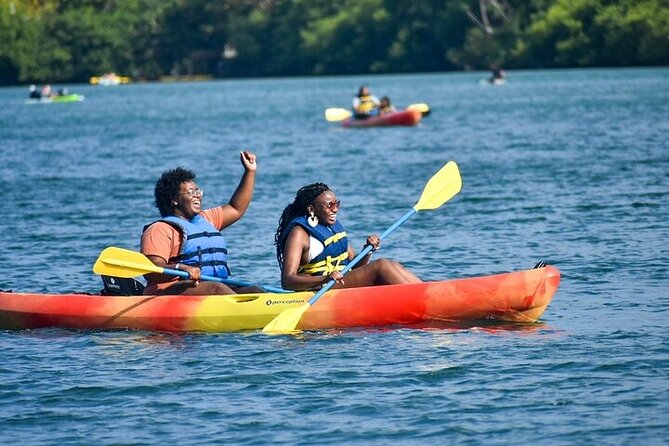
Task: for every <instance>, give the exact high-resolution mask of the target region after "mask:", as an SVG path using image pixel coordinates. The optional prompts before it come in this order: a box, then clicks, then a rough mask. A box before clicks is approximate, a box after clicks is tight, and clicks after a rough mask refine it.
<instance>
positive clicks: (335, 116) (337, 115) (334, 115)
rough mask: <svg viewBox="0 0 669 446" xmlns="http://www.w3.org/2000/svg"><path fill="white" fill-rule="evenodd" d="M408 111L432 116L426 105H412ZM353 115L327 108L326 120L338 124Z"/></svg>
mask: <svg viewBox="0 0 669 446" xmlns="http://www.w3.org/2000/svg"><path fill="white" fill-rule="evenodd" d="M406 109H407V110H418V111H420V112H421V113H422V115H423V116H427V115H429V114H430V107H429V106H428V105H427V104H425V103H421V104H411V105H409V106H408V107H407V108H406ZM352 115H353V113H351V111H350V110H346V109H345V108H327V109H325V119H326V120H327V121H328V122H337V121H343V120H344V119H346V118H350V117H351V116H352Z"/></svg>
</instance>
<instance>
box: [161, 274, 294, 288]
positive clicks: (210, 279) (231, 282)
mask: <svg viewBox="0 0 669 446" xmlns="http://www.w3.org/2000/svg"><path fill="white" fill-rule="evenodd" d="M163 274H170V275H173V276H179V277H183V278H185V279H188V278H189V277H190V275H189V274H188V273H187V272H186V271H181V270H180V269H170V268H163ZM200 280H204V281H207V282H220V283H224V284H226V285H232V286H252V285H254V284H253V283H249V282H244V281H241V280H235V279H230V278H227V279H221V278H220V277H214V276H207V275H206V274H203V275H201V276H200ZM260 286H261V287H262V288H263V289H265V290H266V291H269V292H271V293H289V292H290V291H286V290H284V289H283V288H276V287H273V286H265V285H260Z"/></svg>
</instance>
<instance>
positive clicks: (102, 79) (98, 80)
mask: <svg viewBox="0 0 669 446" xmlns="http://www.w3.org/2000/svg"><path fill="white" fill-rule="evenodd" d="M89 82H90V84H91V85H102V86H104V87H109V86H112V85H121V84H128V83H130V78H129V77H127V76H118V75H117V74H116V73H105V74H103V75H102V76H93V77H91V78H90V79H89Z"/></svg>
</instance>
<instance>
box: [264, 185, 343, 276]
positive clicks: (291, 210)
mask: <svg viewBox="0 0 669 446" xmlns="http://www.w3.org/2000/svg"><path fill="white" fill-rule="evenodd" d="M329 190H330V188H329V187H328V185H327V184H325V183H313V184H310V185H308V186H304V187H302V188H300V190H298V191H297V194H295V200H294V201H293V202H292V203H291V204H289V205H288V206H286V208H285V209H284V210H283V212H282V213H281V218H279V226H278V227H277V229H276V234H275V235H274V244H275V245H276V259H277V260H278V261H279V267H280V268H282V269H283V250H284V247H285V246H286V237H287V236H288V234H284V232H285V230H286V227H287V226H288V223H290V221H291V220H292V219H294V218H295V217H299V216H300V215H306V214H307V206H309V205H310V204H312V203H313V202H314V200H315V199H316V198H317V197H318V196H319V195H320V194H322V193H323V192H327V191H329Z"/></svg>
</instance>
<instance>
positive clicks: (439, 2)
mask: <svg viewBox="0 0 669 446" xmlns="http://www.w3.org/2000/svg"><path fill="white" fill-rule="evenodd" d="M0 42H2V45H0V84H5V85H7V84H19V83H28V82H85V81H87V80H88V79H89V77H90V76H97V75H100V74H102V73H105V72H112V71H113V72H116V73H119V74H122V75H127V76H132V77H134V78H136V79H146V80H153V79H158V78H160V77H161V76H163V75H177V76H178V75H211V76H213V77H251V76H301V75H325V74H327V75H338V74H366V73H391V72H432V71H452V70H474V69H487V68H489V67H490V66H492V65H497V66H503V67H504V68H564V67H601V66H633V65H634V66H644V65H666V64H667V63H669V0H340V1H338V2H333V1H332V0H217V1H213V0H0Z"/></svg>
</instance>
